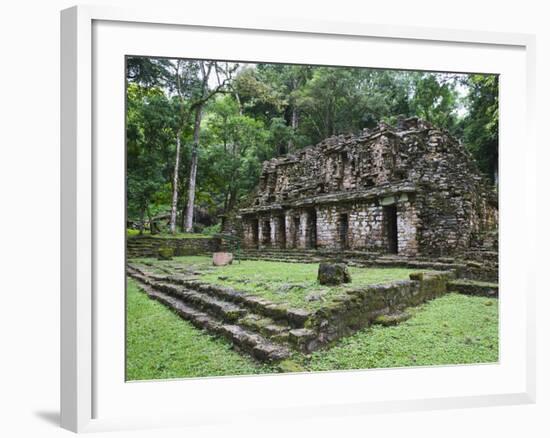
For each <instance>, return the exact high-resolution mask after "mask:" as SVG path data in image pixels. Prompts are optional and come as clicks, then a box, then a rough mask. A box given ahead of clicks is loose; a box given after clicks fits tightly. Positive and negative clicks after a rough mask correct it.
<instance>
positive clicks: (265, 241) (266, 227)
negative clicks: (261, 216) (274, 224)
mask: <svg viewBox="0 0 550 438" xmlns="http://www.w3.org/2000/svg"><path fill="white" fill-rule="evenodd" d="M262 245H264V246H269V245H271V221H269V220H265V221H264V222H263V227H262Z"/></svg>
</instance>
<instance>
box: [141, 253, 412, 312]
mask: <svg viewBox="0 0 550 438" xmlns="http://www.w3.org/2000/svg"><path fill="white" fill-rule="evenodd" d="M141 260H145V261H147V262H149V263H153V264H154V266H156V267H157V268H156V269H155V271H156V272H158V273H161V272H163V271H162V270H161V269H159V268H161V267H165V268H169V269H171V268H172V267H178V266H181V267H188V268H189V269H190V270H193V271H201V272H203V274H202V275H201V276H200V279H201V280H202V281H206V282H209V283H215V284H221V285H226V286H231V287H233V288H235V289H238V290H241V291H244V292H249V293H250V294H251V295H256V296H261V297H263V298H266V299H268V300H270V301H272V302H274V303H281V304H286V305H288V306H289V307H294V308H303V309H309V310H315V309H318V308H320V307H322V306H323V305H326V304H327V303H328V302H330V301H331V300H332V298H334V297H336V296H338V295H341V294H342V293H344V292H345V290H346V289H353V288H356V287H360V286H365V285H369V284H380V283H387V282H389V281H393V280H406V279H408V278H409V274H410V273H411V272H415V271H418V270H414V269H406V268H368V269H367V268H353V267H351V268H349V270H350V274H351V278H352V283H350V284H344V285H341V286H338V287H334V286H332V287H328V286H321V285H319V283H317V269H318V267H319V265H318V263H283V262H271V261H259V260H243V261H241V262H240V263H233V264H232V265H227V266H219V267H214V266H212V260H211V258H210V257H201V256H193V257H175V258H174V259H173V260H171V261H165V262H162V261H158V260H156V259H141ZM138 262H139V261H138ZM310 294H314V295H317V297H318V298H320V299H318V300H315V301H310V300H308V295H310Z"/></svg>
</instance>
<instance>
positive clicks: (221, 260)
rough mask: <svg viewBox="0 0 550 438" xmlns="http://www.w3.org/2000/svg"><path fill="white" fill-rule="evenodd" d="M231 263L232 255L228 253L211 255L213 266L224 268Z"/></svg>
mask: <svg viewBox="0 0 550 438" xmlns="http://www.w3.org/2000/svg"><path fill="white" fill-rule="evenodd" d="M231 263H233V254H232V253H230V252H215V253H213V254H212V264H213V265H214V266H226V265H230V264H231Z"/></svg>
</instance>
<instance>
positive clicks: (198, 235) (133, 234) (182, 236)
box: [126, 229, 213, 239]
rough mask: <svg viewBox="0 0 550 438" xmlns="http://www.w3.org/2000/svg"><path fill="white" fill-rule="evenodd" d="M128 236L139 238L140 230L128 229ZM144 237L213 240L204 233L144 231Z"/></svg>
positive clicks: (209, 235)
mask: <svg viewBox="0 0 550 438" xmlns="http://www.w3.org/2000/svg"><path fill="white" fill-rule="evenodd" d="M126 235H127V236H128V237H136V236H139V230H132V229H126ZM143 236H147V237H154V238H157V239H209V238H212V237H213V236H212V234H203V233H175V234H171V233H159V234H151V233H150V232H149V231H147V230H144V231H143Z"/></svg>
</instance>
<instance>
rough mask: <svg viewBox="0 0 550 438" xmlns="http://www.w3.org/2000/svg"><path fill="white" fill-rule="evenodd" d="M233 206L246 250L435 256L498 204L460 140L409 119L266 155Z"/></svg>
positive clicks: (454, 250)
mask: <svg viewBox="0 0 550 438" xmlns="http://www.w3.org/2000/svg"><path fill="white" fill-rule="evenodd" d="M240 215H241V218H242V238H243V246H244V247H245V248H248V249H252V248H255V249H259V250H262V249H269V248H273V249H275V248H277V249H285V250H286V249H301V250H304V249H312V250H313V249H317V250H327V251H332V250H334V251H343V250H348V251H355V250H357V251H365V252H373V253H377V254H397V255H400V256H406V257H417V256H420V255H422V256H430V257H441V256H455V255H457V254H463V253H465V252H466V251H468V250H469V249H471V248H472V246H473V244H474V243H475V242H476V239H478V236H479V235H481V234H482V233H485V232H487V231H490V230H495V229H496V228H497V221H498V204H497V195H496V193H495V191H494V190H493V189H492V188H491V187H490V186H489V184H488V183H487V182H486V181H485V179H484V177H483V176H482V175H481V173H480V172H479V171H478V169H477V167H476V164H475V162H474V160H473V158H472V157H471V155H470V154H469V152H467V150H466V149H465V147H464V145H462V144H460V143H459V142H458V141H457V140H456V139H454V138H453V137H452V136H450V135H449V134H448V133H447V132H446V131H442V130H439V129H436V128H435V127H433V126H431V125H430V124H429V123H427V122H424V121H421V120H419V119H417V118H409V119H401V120H400V121H399V122H398V123H397V126H396V127H391V126H389V125H387V124H384V123H380V124H379V125H378V126H377V127H376V128H375V129H372V130H364V131H363V132H362V133H361V134H360V135H357V136H355V135H345V136H344V135H340V136H335V137H330V138H327V139H326V140H324V141H322V142H321V143H319V144H317V145H315V146H311V147H308V148H306V149H303V150H301V151H299V152H297V153H295V154H289V155H286V156H283V157H279V158H274V159H272V160H269V161H267V162H265V163H264V166H263V171H262V174H261V178H260V184H259V187H258V188H257V191H256V193H255V194H254V196H253V199H252V202H251V203H250V205H248V206H247V207H246V208H243V209H241V210H240Z"/></svg>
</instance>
